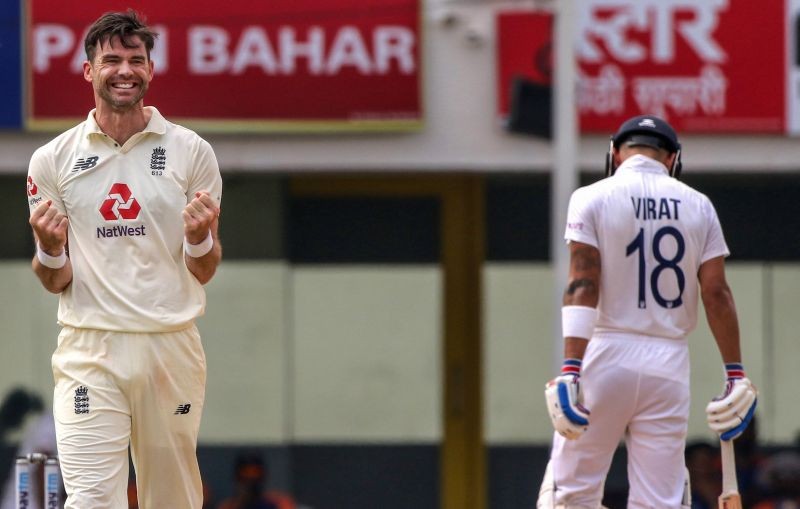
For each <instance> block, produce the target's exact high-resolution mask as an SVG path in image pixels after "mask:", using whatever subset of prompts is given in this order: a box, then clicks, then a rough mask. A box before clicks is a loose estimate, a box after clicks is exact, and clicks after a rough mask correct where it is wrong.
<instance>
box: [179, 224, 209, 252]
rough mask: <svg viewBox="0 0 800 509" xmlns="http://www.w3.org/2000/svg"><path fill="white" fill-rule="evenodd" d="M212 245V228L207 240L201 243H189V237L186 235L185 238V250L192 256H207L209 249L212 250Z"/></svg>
mask: <svg viewBox="0 0 800 509" xmlns="http://www.w3.org/2000/svg"><path fill="white" fill-rule="evenodd" d="M212 247H214V237H212V236H211V231H210V230H209V232H208V235H207V236H206V238H205V240H203V241H202V242H200V243H199V244H189V239H187V238H186V237H184V238H183V250H184V251H185V252H186V254H187V255H189V256H191V257H192V258H200V257H201V256H205V255H206V254H207V253H208V252H209V251H211V248H212Z"/></svg>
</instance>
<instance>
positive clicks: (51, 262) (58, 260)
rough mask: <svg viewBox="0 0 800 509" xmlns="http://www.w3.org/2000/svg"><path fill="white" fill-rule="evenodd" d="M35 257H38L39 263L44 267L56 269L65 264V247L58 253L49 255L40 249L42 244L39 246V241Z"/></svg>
mask: <svg viewBox="0 0 800 509" xmlns="http://www.w3.org/2000/svg"><path fill="white" fill-rule="evenodd" d="M36 258H38V259H39V263H41V264H42V265H44V266H45V267H47V268H50V269H55V270H58V269H60V268H61V267H63V266H64V265H66V264H67V251H66V249H62V250H61V254H60V255H58V256H50V255H49V254H47V253H45V252H44V251H42V246H40V245H39V243H38V242H37V243H36Z"/></svg>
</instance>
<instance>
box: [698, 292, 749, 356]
mask: <svg viewBox="0 0 800 509" xmlns="http://www.w3.org/2000/svg"><path fill="white" fill-rule="evenodd" d="M703 303H704V305H705V308H706V318H707V319H708V326H709V328H710V329H711V333H712V334H713V336H714V340H715V341H716V342H717V348H719V353H720V355H721V356H722V361H723V362H724V363H726V364H727V363H731V362H741V361H742V353H741V347H740V342H739V319H738V317H737V315H736V305H735V304H734V300H733V294H732V293H731V291H730V289H729V288H728V287H725V288H720V289H717V290H715V291H713V292H709V294H708V295H706V294H704V295H703Z"/></svg>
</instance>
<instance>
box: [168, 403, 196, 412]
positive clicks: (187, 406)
mask: <svg viewBox="0 0 800 509" xmlns="http://www.w3.org/2000/svg"><path fill="white" fill-rule="evenodd" d="M191 409H192V404H191V403H186V404H185V405H178V408H177V410H175V412H174V413H173V414H172V415H179V414H180V415H186V414H188V413H189V410H191Z"/></svg>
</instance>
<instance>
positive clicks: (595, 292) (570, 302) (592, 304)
mask: <svg viewBox="0 0 800 509" xmlns="http://www.w3.org/2000/svg"><path fill="white" fill-rule="evenodd" d="M599 300H600V251H599V250H598V249H597V248H596V247H594V246H591V245H589V244H584V243H582V242H576V241H571V242H570V243H569V275H568V277H567V287H566V289H565V290H564V298H563V300H562V304H563V306H564V307H566V306H580V307H584V308H597V303H598V301H599ZM589 339H591V335H589V337H578V336H571V335H566V336H565V338H564V358H565V359H583V355H584V352H585V351H586V345H587V343H588V340H589Z"/></svg>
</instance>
